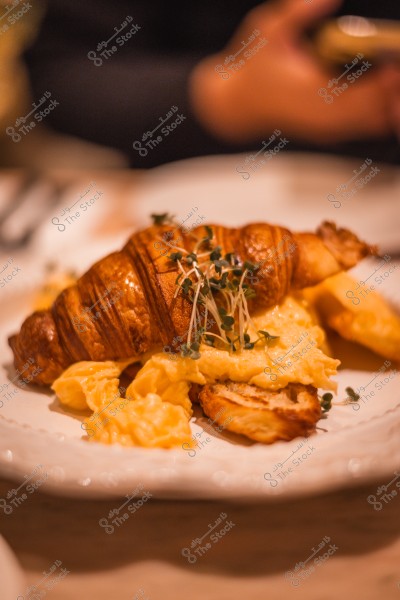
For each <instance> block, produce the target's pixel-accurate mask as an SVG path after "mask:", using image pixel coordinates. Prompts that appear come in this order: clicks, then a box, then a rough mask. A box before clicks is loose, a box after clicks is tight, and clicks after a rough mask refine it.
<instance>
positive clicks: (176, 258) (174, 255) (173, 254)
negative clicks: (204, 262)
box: [168, 252, 183, 262]
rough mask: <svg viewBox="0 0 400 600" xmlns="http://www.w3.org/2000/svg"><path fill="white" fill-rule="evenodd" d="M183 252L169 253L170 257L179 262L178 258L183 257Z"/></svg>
mask: <svg viewBox="0 0 400 600" xmlns="http://www.w3.org/2000/svg"><path fill="white" fill-rule="evenodd" d="M182 256H183V254H182V252H172V254H170V255H169V257H168V258H169V259H170V260H173V261H174V262H178V260H181V259H182Z"/></svg>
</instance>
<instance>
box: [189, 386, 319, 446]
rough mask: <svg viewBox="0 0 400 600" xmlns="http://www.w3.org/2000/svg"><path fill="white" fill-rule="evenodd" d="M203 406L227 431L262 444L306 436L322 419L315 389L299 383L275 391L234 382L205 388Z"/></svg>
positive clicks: (201, 400)
mask: <svg viewBox="0 0 400 600" xmlns="http://www.w3.org/2000/svg"><path fill="white" fill-rule="evenodd" d="M200 404H201V406H202V407H203V410H204V412H205V414H206V415H207V416H208V417H210V418H211V419H213V421H214V422H216V423H218V425H220V426H222V427H223V428H224V429H227V430H228V431H233V432H235V433H241V434H242V435H245V436H247V437H248V438H250V439H252V440H255V441H257V442H262V443H263V444H272V443H273V442H276V441H278V440H286V441H289V440H292V439H293V438H295V437H298V436H302V435H307V434H308V433H311V432H312V431H313V430H314V429H315V424H316V423H317V421H318V420H319V419H320V418H321V406H320V403H319V400H318V395H317V390H316V388H314V387H313V386H311V385H302V384H300V383H289V384H288V385H287V386H286V387H285V388H283V389H281V390H275V391H272V390H265V389H262V388H260V387H257V386H255V385H249V384H247V383H235V382H234V381H227V382H225V383H216V384H213V385H205V386H204V387H203V389H202V391H201V392H200Z"/></svg>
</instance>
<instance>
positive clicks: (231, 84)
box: [26, 0, 400, 168]
mask: <svg viewBox="0 0 400 600" xmlns="http://www.w3.org/2000/svg"><path fill="white" fill-rule="evenodd" d="M340 11H341V12H342V14H359V15H366V16H371V17H377V18H399V17H400V6H396V5H395V3H394V2H392V0H381V1H380V2H379V3H376V2H372V1H370V2H369V1H366V0H350V1H347V2H345V3H344V5H343V6H342V2H341V0H310V1H305V0H271V1H270V2H263V3H260V2H256V1H255V0H246V1H244V0H232V1H231V2H229V3H228V4H226V3H217V2H214V3H211V2H209V3H208V2H204V1H200V0H192V1H191V2H190V3H187V2H183V1H182V0H175V1H171V2H168V3H165V2H161V1H158V2H157V1H153V2H148V1H147V2H145V1H144V0H139V1H128V0H118V1H116V2H114V3H112V4H111V3H109V2H106V1H105V0H96V1H94V0H87V1H86V2H84V3H74V2H70V1H69V0H51V2H50V3H49V6H48V12H47V15H46V17H45V20H44V22H43V25H42V28H41V30H40V33H39V35H38V38H37V40H36V43H35V44H34V45H33V46H32V47H31V49H30V50H29V51H28V52H27V53H26V63H27V65H28V68H29V73H30V78H31V84H32V89H33V96H34V97H40V96H41V95H42V94H43V93H44V91H45V90H49V91H50V92H51V94H52V97H53V98H55V99H56V100H57V102H58V106H57V108H56V110H53V111H52V113H51V114H50V115H49V117H48V119H47V120H46V124H49V125H51V126H52V127H54V128H55V129H56V130H58V131H60V132H63V133H68V134H71V135H75V136H80V137H82V138H84V139H86V140H89V141H92V142H96V143H99V144H104V145H107V146H112V147H115V148H117V149H119V150H122V151H123V152H124V153H125V154H126V155H127V156H128V157H129V160H130V164H131V165H132V166H134V167H141V168H147V167H151V166H155V165H158V164H162V163H165V162H168V161H171V160H177V159H181V158H187V157H191V156H197V155H201V154H214V153H227V152H238V151H246V150H248V149H250V148H251V149H254V148H256V147H257V146H258V145H260V143H261V140H263V139H265V138H266V136H268V135H270V134H271V132H272V131H273V130H274V129H276V128H278V129H280V130H281V131H282V132H283V134H284V135H285V136H287V137H288V138H289V139H290V141H291V149H308V150H323V151H329V152H332V151H334V152H344V153H348V154H355V155H360V156H363V157H365V156H366V155H367V154H368V156H371V158H373V159H375V158H378V159H382V160H391V161H393V162H396V161H398V158H399V153H398V144H397V136H398V135H400V68H399V67H396V66H395V65H394V64H382V65H373V67H372V68H371V70H370V72H368V73H365V74H364V75H363V77H361V78H360V79H359V80H358V81H357V82H356V83H355V84H354V85H352V86H349V89H348V90H346V92H345V93H344V94H342V95H341V96H340V97H338V98H336V99H335V102H334V103H333V104H331V105H327V104H325V103H324V102H323V100H322V98H321V97H320V96H319V95H318V89H319V88H321V87H323V86H326V85H327V82H328V81H329V79H330V78H332V77H333V76H334V74H335V71H332V70H330V69H329V68H328V67H327V66H326V65H325V64H324V63H323V62H322V61H321V60H319V59H318V57H317V56H316V55H315V54H314V53H313V51H312V48H311V43H310V40H309V38H308V37H307V35H306V33H307V32H309V31H310V30H312V28H314V27H315V26H317V25H318V23H320V22H321V19H324V18H326V17H330V16H331V15H333V14H339V13H340ZM127 16H130V17H132V18H133V21H132V25H137V27H138V28H137V29H136V31H135V34H134V35H132V36H131V38H130V39H127V40H126V41H125V42H123V43H122V44H121V46H119V45H118V47H117V46H115V47H116V48H117V50H116V51H115V52H114V53H112V52H111V54H110V56H107V57H106V58H103V59H101V60H99V56H100V55H99V52H98V51H96V48H97V47H98V45H99V44H101V42H102V41H104V40H108V39H109V38H110V37H111V36H113V34H114V28H115V30H118V26H119V25H120V23H121V22H122V21H124V19H125V18H126V17H127ZM255 31H258V32H260V34H261V35H259V36H258V37H257V38H256V39H255V42H254V44H252V46H253V45H255V44H256V42H258V41H259V40H261V39H263V38H264V39H266V40H267V43H266V44H265V46H264V47H262V48H260V49H259V51H257V52H256V53H254V55H252V56H251V58H250V59H249V60H247V61H246V63H245V64H244V66H243V68H242V69H240V70H238V71H236V72H234V73H232V76H230V77H229V78H226V79H224V78H223V77H222V76H221V72H218V70H217V69H216V67H217V66H218V65H221V64H224V60H225V57H226V56H227V55H229V54H235V53H236V52H237V51H238V49H240V47H241V43H242V41H243V40H247V39H249V36H251V35H252V33H253V32H255ZM121 35H123V32H121ZM252 46H251V47H252ZM95 57H98V58H97V61H96V58H95ZM100 63H101V64H100ZM171 107H174V109H175V108H176V111H177V112H176V114H177V115H178V117H179V116H180V122H179V124H178V125H179V126H178V125H177V126H176V128H175V129H174V130H173V131H170V132H169V133H171V135H166V136H160V138H162V139H161V142H159V143H158V145H155V146H154V147H153V148H151V152H150V151H147V153H145V152H144V151H142V152H140V148H141V147H142V148H143V147H144V145H141V140H142V138H143V136H144V135H145V134H146V132H148V131H153V130H154V129H155V127H157V124H158V123H159V122H160V121H161V120H163V117H164V116H165V115H166V114H167V113H168V111H169V110H170V109H171ZM158 133H159V132H158ZM135 141H136V147H134V146H133V143H134V142H135Z"/></svg>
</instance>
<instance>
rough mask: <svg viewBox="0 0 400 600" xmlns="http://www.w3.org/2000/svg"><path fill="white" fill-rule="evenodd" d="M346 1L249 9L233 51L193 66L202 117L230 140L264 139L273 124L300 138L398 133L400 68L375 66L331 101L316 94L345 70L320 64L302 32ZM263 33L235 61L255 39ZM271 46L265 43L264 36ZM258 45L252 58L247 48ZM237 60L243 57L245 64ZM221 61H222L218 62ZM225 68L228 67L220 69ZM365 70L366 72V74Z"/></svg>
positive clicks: (299, 1)
mask: <svg viewBox="0 0 400 600" xmlns="http://www.w3.org/2000/svg"><path fill="white" fill-rule="evenodd" d="M340 3H341V0H311V2H306V1H305V0H275V1H274V2H271V3H268V4H261V5H260V6H258V7H256V8H255V9H253V10H252V11H251V12H249V13H248V15H247V16H246V18H245V19H244V21H243V22H242V24H241V26H240V27H239V29H238V31H237V32H236V33H235V35H234V37H233V38H232V40H231V41H230V43H229V45H228V47H227V48H225V49H224V50H223V51H222V52H221V53H220V54H218V55H214V56H210V57H208V58H207V59H205V60H204V61H202V62H201V63H200V64H199V65H197V67H196V68H195V70H194V72H193V75H192V80H191V96H192V103H193V106H194V110H195V113H196V115H197V117H198V119H199V120H200V122H201V123H202V124H203V125H204V126H205V127H206V128H208V129H209V130H210V131H211V132H212V133H213V134H214V135H216V136H218V137H220V138H222V139H224V140H226V141H231V142H246V141H252V140H254V139H259V138H261V137H263V136H264V135H266V134H267V133H268V132H271V131H272V130H273V129H275V128H278V129H281V130H282V131H283V133H284V135H287V136H288V137H289V138H290V137H292V138H294V139H297V140H303V141H304V140H305V141H312V142H317V143H334V142H340V141H345V140H352V139H361V138H371V137H381V136H385V135H388V134H390V133H392V132H393V131H397V132H399V131H400V69H399V68H396V67H393V66H387V67H386V66H385V67H384V66H380V67H377V68H371V67H369V66H367V65H369V64H370V63H368V61H365V63H364V61H362V60H361V61H360V63H359V65H358V66H356V67H354V71H357V69H359V68H360V66H362V64H363V63H364V68H363V72H362V75H361V76H360V77H359V78H357V79H356V80H354V82H352V83H349V82H348V81H347V80H346V76H345V77H344V78H343V79H342V80H341V81H340V82H339V84H338V85H341V84H342V83H344V82H347V84H348V87H347V89H345V90H344V91H343V93H341V94H338V95H335V96H334V97H333V102H331V103H330V104H328V103H326V102H325V101H324V98H323V97H322V96H321V95H320V94H319V93H318V91H319V90H320V89H321V88H327V83H328V81H329V80H330V79H331V78H332V77H335V76H337V75H338V74H339V75H340V70H339V73H335V72H334V71H330V70H329V69H328V68H327V67H326V66H325V65H324V64H323V62H322V61H320V60H319V59H318V58H317V57H316V56H315V54H314V53H313V52H312V49H311V48H310V44H309V42H308V41H307V40H306V39H305V38H304V36H303V32H304V30H306V29H307V28H309V27H310V26H312V25H313V24H314V23H315V22H318V20H319V19H320V18H321V17H324V16H326V15H328V14H330V13H331V12H332V11H334V10H335V8H337V6H338V5H340ZM255 30H258V31H259V35H257V36H256V37H255V39H254V41H252V42H251V43H250V44H249V45H248V47H247V48H246V49H244V50H243V51H242V52H241V53H240V54H238V55H237V57H236V58H235V59H234V63H235V64H236V65H237V66H238V70H234V69H233V68H231V69H229V67H230V66H231V65H232V62H230V63H228V64H225V58H226V57H227V56H229V55H233V54H235V53H237V52H238V51H239V50H240V49H241V48H243V46H242V41H243V42H246V41H247V40H248V39H249V36H250V35H251V34H252V33H253V32H254V31H255ZM263 39H265V40H266V43H265V45H263V46H262V43H261V41H262V40H263ZM258 44H260V48H259V50H258V51H257V52H255V53H254V54H252V55H251V56H250V55H249V54H247V56H246V53H247V52H248V51H249V50H250V51H251V49H253V48H256V47H257V45H258ZM239 61H242V63H240V62H239ZM218 65H219V66H218ZM221 66H222V68H221ZM364 71H365V72H364Z"/></svg>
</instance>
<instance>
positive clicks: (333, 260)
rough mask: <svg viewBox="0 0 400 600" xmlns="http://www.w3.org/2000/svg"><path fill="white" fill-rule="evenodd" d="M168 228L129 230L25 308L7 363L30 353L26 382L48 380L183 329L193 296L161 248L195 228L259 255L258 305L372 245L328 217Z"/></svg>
mask: <svg viewBox="0 0 400 600" xmlns="http://www.w3.org/2000/svg"><path fill="white" fill-rule="evenodd" d="M172 230H173V227H172V226H171V225H165V224H162V225H155V226H152V227H150V228H148V229H145V230H143V231H140V232H138V233H136V234H134V235H133V236H132V237H131V238H130V239H129V241H128V243H127V244H126V245H125V246H124V248H123V249H122V250H121V251H120V252H115V253H113V254H110V255H109V256H107V257H105V258H104V259H103V260H101V261H99V262H97V263H96V264H94V265H93V266H92V268H91V269H89V271H88V272H87V273H85V274H84V275H83V276H82V277H81V278H80V279H79V280H78V282H77V283H76V285H74V286H72V287H69V288H67V289H65V290H64V291H63V292H61V294H60V295H59V296H58V297H57V299H56V300H55V302H54V304H53V306H52V308H51V309H50V310H45V311H38V312H35V313H33V314H32V315H31V316H30V317H28V318H27V319H26V320H25V322H24V323H23V325H22V327H21V331H20V333H19V334H18V335H14V336H12V337H11V338H10V339H9V344H10V346H11V348H12V350H13V353H14V364H15V367H16V368H17V369H22V368H23V366H24V368H26V363H27V361H28V360H29V359H30V361H29V363H32V364H30V366H29V367H28V368H27V369H26V370H25V372H26V373H27V375H26V376H28V375H31V376H32V373H34V375H33V376H32V381H33V382H35V383H38V384H46V385H47V384H51V383H52V382H53V381H54V380H55V379H56V378H57V377H59V375H60V374H61V373H62V372H63V371H64V370H65V369H66V368H67V367H68V366H69V365H71V364H72V363H74V362H78V361H82V360H94V361H103V360H120V359H125V358H130V357H133V356H139V355H141V354H143V353H145V352H148V351H150V350H152V349H154V348H156V347H157V346H158V347H160V346H162V345H166V344H169V343H171V340H172V339H173V337H174V336H184V335H185V334H186V333H187V331H188V327H189V321H190V317H191V314H192V304H191V303H190V302H189V301H188V299H187V298H185V297H184V296H183V295H182V294H178V295H176V287H177V284H176V280H177V273H178V265H177V264H176V262H173V261H172V260H171V259H170V258H169V255H170V254H171V252H172V251H173V250H171V247H174V248H175V246H178V247H180V248H183V249H184V250H186V251H188V252H192V251H193V249H194V246H195V244H196V241H195V236H197V239H201V238H204V235H205V232H210V231H212V234H213V245H214V247H215V245H218V246H219V247H221V252H222V253H223V254H224V255H225V254H230V253H232V254H233V255H234V256H235V257H236V259H237V260H238V261H240V263H244V262H245V261H248V262H250V263H252V264H253V265H254V264H255V265H257V270H255V271H254V273H253V275H254V277H252V278H251V283H252V287H253V288H254V290H255V291H256V294H257V295H256V299H255V300H252V301H251V302H253V306H256V307H257V308H268V307H271V306H273V305H275V304H277V303H279V302H280V301H281V300H282V299H283V298H284V296H285V295H286V294H287V293H288V292H289V291H290V289H301V288H304V287H307V286H310V285H314V284H317V283H319V282H320V281H323V280H324V279H325V278H326V277H329V276H331V275H334V274H335V273H338V272H339V271H341V270H342V269H348V268H350V267H352V266H354V265H355V264H356V263H357V262H358V261H359V260H360V259H361V258H362V257H364V256H366V255H368V254H370V253H372V252H374V249H373V248H371V247H370V246H368V245H367V244H365V243H363V242H361V241H360V240H358V238H357V237H356V236H355V235H354V234H352V233H351V232H349V231H347V230H345V229H337V228H336V226H335V225H334V224H332V223H328V222H325V223H323V225H322V226H321V227H320V228H319V229H318V230H317V233H316V234H312V233H298V234H295V233H291V232H290V231H289V230H288V229H285V228H283V227H278V226H273V225H268V224H266V223H254V224H250V225H247V226H245V227H241V228H237V229H233V228H226V227H222V226H215V225H212V226H209V227H208V228H207V227H203V226H201V227H198V228H197V229H194V230H193V231H192V232H190V234H181V235H179V233H180V232H179V233H178V236H179V237H178V236H177V234H176V233H173V231H172ZM208 235H209V234H208ZM168 240H170V241H168ZM178 242H179V243H178ZM160 247H161V249H160ZM38 367H40V370H39V369H38ZM29 370H30V371H31V372H28V371H29ZM37 371H40V372H39V373H37Z"/></svg>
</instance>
